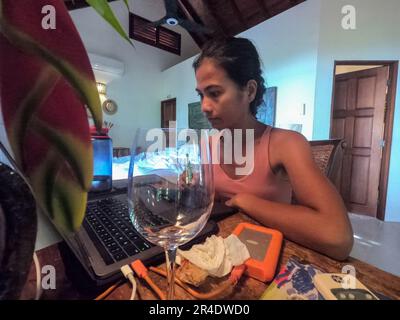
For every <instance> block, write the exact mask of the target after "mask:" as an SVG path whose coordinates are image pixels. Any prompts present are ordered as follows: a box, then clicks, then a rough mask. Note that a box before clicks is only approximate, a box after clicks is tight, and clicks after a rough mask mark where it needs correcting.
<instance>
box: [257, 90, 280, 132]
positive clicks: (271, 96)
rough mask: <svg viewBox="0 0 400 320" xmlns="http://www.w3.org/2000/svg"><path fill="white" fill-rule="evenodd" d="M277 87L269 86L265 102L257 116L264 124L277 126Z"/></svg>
mask: <svg viewBox="0 0 400 320" xmlns="http://www.w3.org/2000/svg"><path fill="white" fill-rule="evenodd" d="M277 92H278V88H277V87H269V88H267V90H266V91H265V94H264V102H263V103H262V104H261V106H260V107H259V108H258V111H257V115H256V118H257V120H258V121H261V122H262V123H264V124H267V125H270V126H275V118H276V98H277Z"/></svg>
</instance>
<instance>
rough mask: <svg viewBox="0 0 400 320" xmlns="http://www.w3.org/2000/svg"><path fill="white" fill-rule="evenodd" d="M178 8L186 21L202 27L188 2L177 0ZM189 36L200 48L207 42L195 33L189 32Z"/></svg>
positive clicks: (200, 21)
mask: <svg viewBox="0 0 400 320" xmlns="http://www.w3.org/2000/svg"><path fill="white" fill-rule="evenodd" d="M176 2H177V4H178V8H179V9H180V10H181V11H182V13H183V14H184V15H185V17H186V19H188V20H189V21H192V22H195V23H198V24H202V25H204V23H203V21H202V20H201V18H200V16H199V15H198V14H197V12H196V10H194V8H193V7H192V5H191V4H190V2H189V1H188V0H177V1H176ZM188 32H189V31H188ZM189 34H190V36H191V37H192V39H193V40H194V42H196V44H197V45H198V46H199V48H201V47H202V46H203V44H204V43H205V42H206V41H207V40H208V37H207V36H206V35H201V34H198V33H196V32H189Z"/></svg>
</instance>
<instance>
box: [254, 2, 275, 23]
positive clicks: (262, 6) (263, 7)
mask: <svg viewBox="0 0 400 320" xmlns="http://www.w3.org/2000/svg"><path fill="white" fill-rule="evenodd" d="M257 3H258V4H259V6H260V7H261V9H262V11H263V12H264V14H265V15H266V16H267V19H268V18H269V17H271V16H272V14H271V11H269V9H268V8H267V6H266V5H265V2H264V0H257Z"/></svg>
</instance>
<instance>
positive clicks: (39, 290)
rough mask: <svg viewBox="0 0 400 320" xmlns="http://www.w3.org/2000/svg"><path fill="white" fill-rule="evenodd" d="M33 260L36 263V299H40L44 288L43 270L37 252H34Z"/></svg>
mask: <svg viewBox="0 0 400 320" xmlns="http://www.w3.org/2000/svg"><path fill="white" fill-rule="evenodd" d="M33 262H34V263H35V269H36V295H35V300H39V299H40V297H41V296H42V293H43V290H42V272H41V269H40V263H39V259H38V256H37V255H36V252H34V253H33Z"/></svg>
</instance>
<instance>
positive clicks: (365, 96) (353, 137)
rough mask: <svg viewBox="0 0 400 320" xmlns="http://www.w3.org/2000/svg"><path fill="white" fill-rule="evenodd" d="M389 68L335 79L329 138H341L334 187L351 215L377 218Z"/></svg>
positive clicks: (380, 68) (340, 76) (342, 75)
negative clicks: (342, 151)
mask: <svg viewBox="0 0 400 320" xmlns="http://www.w3.org/2000/svg"><path fill="white" fill-rule="evenodd" d="M388 77H389V67H379V68H373V69H369V70H363V71H357V72H351V73H346V74H341V75H337V76H336V77H335V89H334V101H333V110H332V126H331V138H335V139H344V140H345V144H344V146H345V149H344V153H343V158H342V163H341V174H339V175H338V178H337V180H336V182H335V184H336V187H337V188H338V190H340V193H341V195H342V197H343V199H344V201H345V203H346V206H347V209H348V210H349V211H350V212H355V213H361V214H365V215H369V216H373V217H376V214H377V206H378V194H379V178H380V170H381V158H382V148H383V145H384V144H383V143H384V142H383V135H384V128H385V110H386V95H387V84H388Z"/></svg>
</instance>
